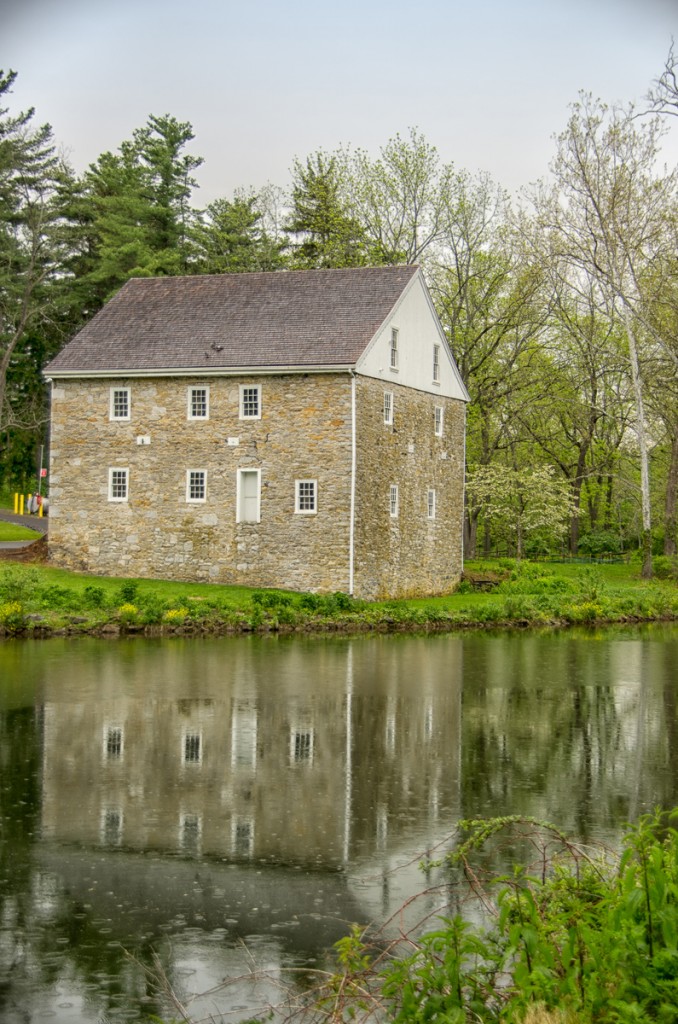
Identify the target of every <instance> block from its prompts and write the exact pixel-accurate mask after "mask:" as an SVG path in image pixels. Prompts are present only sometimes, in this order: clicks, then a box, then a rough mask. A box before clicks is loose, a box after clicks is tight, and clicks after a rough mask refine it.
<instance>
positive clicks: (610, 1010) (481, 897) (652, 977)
mask: <svg viewBox="0 0 678 1024" xmlns="http://www.w3.org/2000/svg"><path fill="white" fill-rule="evenodd" d="M677 816H678V811H674V812H672V813H670V814H665V813H660V812H656V813H655V814H653V815H651V816H647V817H644V818H642V819H641V820H640V821H639V822H638V824H637V825H635V826H633V827H631V828H629V830H628V832H627V834H626V837H625V839H624V842H623V847H622V850H621V853H617V854H613V853H611V852H610V851H609V850H606V849H603V848H590V847H589V848H586V849H584V848H582V847H580V846H578V845H577V844H574V843H572V842H570V841H569V840H568V839H567V837H566V836H564V835H563V834H562V833H561V832H560V831H559V830H558V829H557V828H555V827H554V826H552V825H549V824H545V823H539V822H536V821H534V820H532V819H526V818H520V817H506V818H500V819H493V820H484V821H466V822H460V825H459V832H458V834H457V835H456V836H455V837H453V841H454V844H455V849H454V852H451V853H447V855H445V856H444V857H443V858H442V859H441V861H440V862H439V863H438V868H439V869H440V870H441V871H442V872H443V874H444V875H445V876H446V877H445V882H444V886H442V887H441V890H440V891H441V893H442V892H443V891H444V892H445V893H446V894H447V896H448V897H449V896H450V894H453V898H454V900H455V902H456V903H457V905H459V904H460V903H461V905H462V907H463V913H454V914H446V913H445V912H444V907H443V905H442V903H441V912H440V915H439V917H438V918H437V919H436V920H435V921H434V922H431V923H430V925H429V928H428V929H424V930H423V931H422V929H421V928H419V929H417V930H416V931H415V932H412V933H405V932H402V931H401V932H400V934H398V935H397V936H396V937H395V938H393V937H391V938H390V939H389V938H387V932H388V928H389V926H388V925H387V926H386V928H385V930H384V931H382V932H380V933H379V934H374V933H371V932H370V930H369V929H359V928H357V927H356V928H354V929H353V930H352V931H351V932H350V933H349V934H348V935H347V936H346V937H345V938H344V939H342V940H341V941H340V942H339V943H338V944H337V947H336V949H335V954H336V956H335V966H334V969H332V970H330V971H328V972H325V973H321V972H318V973H317V976H316V983H315V985H311V986H310V987H308V988H307V989H306V991H305V993H304V994H303V995H301V996H299V995H296V996H294V997H292V996H289V998H288V999H286V1000H284V1001H281V1003H280V1004H279V1005H277V1006H271V1007H269V1008H268V1009H267V1012H266V1013H264V1014H262V1015H261V1016H259V1017H257V1018H256V1019H257V1020H262V1021H263V1020H265V1019H275V1020H277V1021H286V1022H290V1024H291V1022H295V1024H321V1022H332V1024H338V1022H344V1021H349V1020H350V1021H356V1022H362V1024H366V1022H368V1021H369V1022H371V1021H375V1022H376V1021H380V1022H381V1021H390V1022H393V1024H413V1022H415V1024H424V1022H432V1024H433V1022H440V1024H448V1022H449V1024H472V1022H487V1024H494V1022H500V1021H502V1022H516V1024H594V1022H596V1024H607V1022H609V1024H631V1022H645V1021H647V1022H650V1021H653V1022H654V1021H656V1022H666V1024H669V1022H674V1021H676V1020H678V833H677V832H676V830H675V828H674V824H673V823H674V822H675V820H676V817H677ZM517 849H520V850H522V852H523V857H522V860H521V861H520V862H519V863H517V864H516V865H515V866H513V867H512V868H511V869H510V870H507V871H505V872H504V873H501V874H499V875H490V874H488V873H487V871H486V868H485V867H484V865H485V863H486V861H487V858H488V856H489V854H490V852H491V853H492V857H493V859H494V861H495V862H496V861H497V859H498V860H499V861H501V859H502V851H503V853H504V855H505V854H506V852H507V851H508V850H510V851H513V852H515V851H516V850H517ZM514 863H515V862H514ZM427 869H428V870H429V871H430V869H431V865H430V864H428V865H427ZM427 895H428V896H429V897H430V890H429V891H428V893H427ZM448 906H449V903H448ZM390 925H391V926H392V925H393V922H390ZM391 931H392V927H391ZM156 966H157V967H158V976H157V977H156V979H155V980H156V981H157V983H158V986H159V988H160V989H161V990H163V991H164V992H165V994H167V993H168V988H167V985H168V983H167V979H166V978H164V977H163V976H162V972H161V970H160V968H159V965H158V964H157V965H156ZM169 991H170V992H171V989H170V990H169ZM169 1005H170V1006H171V1007H172V1009H173V1010H176V1009H177V1008H178V1007H179V1006H180V1007H181V1013H182V1018H183V1019H184V1020H186V1021H190V1020H191V1017H190V1014H189V1010H188V1008H187V1006H186V1005H185V1003H182V1002H179V1000H178V998H177V997H176V995H175V993H173V992H172V999H171V1000H170V1003H169ZM168 1009H169V1006H168Z"/></svg>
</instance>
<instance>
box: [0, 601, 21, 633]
mask: <svg viewBox="0 0 678 1024" xmlns="http://www.w3.org/2000/svg"><path fill="white" fill-rule="evenodd" d="M25 625H26V613H25V611H24V606H23V605H22V604H21V602H20V601H5V602H3V603H2V604H0V626H2V627H3V629H5V630H6V631H7V632H8V633H19V632H21V631H22V630H23V628H24V626H25Z"/></svg>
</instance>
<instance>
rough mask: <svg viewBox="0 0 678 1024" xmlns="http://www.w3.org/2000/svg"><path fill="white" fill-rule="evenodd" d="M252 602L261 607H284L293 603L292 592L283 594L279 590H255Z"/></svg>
mask: <svg viewBox="0 0 678 1024" xmlns="http://www.w3.org/2000/svg"><path fill="white" fill-rule="evenodd" d="M252 604H257V605H260V607H261V608H284V607H287V606H289V605H291V604H292V595H291V594H281V593H279V592H278V591H277V590H255V591H254V593H253V594H252Z"/></svg>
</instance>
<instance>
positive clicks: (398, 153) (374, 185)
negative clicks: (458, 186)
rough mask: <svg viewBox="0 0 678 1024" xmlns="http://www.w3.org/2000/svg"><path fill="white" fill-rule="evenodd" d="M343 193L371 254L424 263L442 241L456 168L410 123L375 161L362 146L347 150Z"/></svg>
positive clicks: (386, 259)
mask: <svg viewBox="0 0 678 1024" xmlns="http://www.w3.org/2000/svg"><path fill="white" fill-rule="evenodd" d="M343 159H344V162H345V164H346V168H347V170H346V177H347V192H346V198H347V202H348V203H349V206H350V209H351V211H352V215H353V216H354V217H355V218H356V219H357V221H358V222H359V223H360V224H361V225H362V227H363V230H364V232H365V235H366V238H367V239H368V242H369V245H370V249H371V252H372V253H373V258H374V257H376V256H377V255H378V260H379V262H381V263H388V264H391V263H419V264H421V265H422V266H423V265H425V263H426V262H427V261H428V259H429V257H432V256H433V255H434V253H435V250H436V247H437V246H438V245H439V244H440V243H442V240H443V238H444V235H445V229H446V214H447V211H448V209H449V205H450V195H451V194H453V192H454V184H455V171H454V168H453V167H452V165H451V164H443V163H441V160H440V157H439V155H438V151H437V150H436V148H435V146H432V145H431V144H430V143H429V142H427V141H426V139H425V138H424V136H423V135H422V134H421V132H419V131H417V130H416V129H414V128H411V129H410V131H409V136H408V138H406V139H403V138H402V137H401V136H400V135H396V136H395V137H394V138H392V139H389V141H388V142H387V143H386V145H385V146H383V147H382V149H381V151H380V153H379V156H378V157H377V159H376V160H373V159H371V158H370V157H369V156H368V154H367V153H365V152H364V151H363V150H358V151H356V153H354V154H352V155H351V154H345V155H344V158H343Z"/></svg>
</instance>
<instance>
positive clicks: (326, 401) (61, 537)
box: [49, 373, 464, 598]
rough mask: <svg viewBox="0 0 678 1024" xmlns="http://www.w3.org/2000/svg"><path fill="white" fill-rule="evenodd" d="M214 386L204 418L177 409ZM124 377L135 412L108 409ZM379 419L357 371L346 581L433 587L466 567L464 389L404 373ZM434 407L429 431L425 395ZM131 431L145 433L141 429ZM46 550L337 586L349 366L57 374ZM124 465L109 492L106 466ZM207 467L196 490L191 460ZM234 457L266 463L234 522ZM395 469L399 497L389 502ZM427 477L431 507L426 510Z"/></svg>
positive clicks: (171, 574)
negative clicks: (112, 376) (203, 491)
mask: <svg viewBox="0 0 678 1024" xmlns="http://www.w3.org/2000/svg"><path fill="white" fill-rule="evenodd" d="M241 384H248V385H252V384H261V387H262V408H261V418H260V419H253V420H242V419H240V418H239V386H240V385H241ZM191 386H194V387H204V386H208V387H209V409H210V413H209V418H208V419H196V420H191V419H189V418H188V415H187V394H188V389H189V387H191ZM122 387H129V388H130V410H131V415H130V419H129V420H128V421H127V420H117V421H111V420H110V417H109V409H110V393H111V388H122ZM390 390H392V391H393V392H394V394H395V421H394V425H393V426H392V427H387V426H385V425H384V423H383V392H384V386H383V384H381V383H379V382H378V381H375V380H373V379H368V378H361V377H358V378H357V379H356V401H357V417H358V441H357V451H356V454H357V477H356V484H357V486H356V519H355V578H354V582H355V586H354V593H356V595H357V596H362V597H368V598H374V597H381V596H401V595H406V594H415V593H416V594H420V593H440V592H443V591H445V590H448V589H450V588H451V586H452V585H453V584H454V582H455V581H456V580H457V579H458V577H459V573H460V571H461V516H462V512H461V509H462V505H461V502H462V480H463V415H464V407H463V404H462V403H460V402H457V401H455V400H452V399H441V398H439V397H437V396H434V395H431V394H425V393H423V392H419V391H414V390H412V389H409V388H404V387H400V388H399V387H397V386H395V387H391V388H390ZM436 404H437V405H443V406H444V407H445V436H444V437H443V438H438V437H434V429H433V408H434V406H435V405H436ZM141 442H142V443H141ZM50 457H51V463H50V530H49V549H50V559H51V561H52V562H54V563H55V564H58V565H61V566H64V567H67V568H71V569H76V570H82V571H87V572H93V573H97V574H100V575H110V576H140V577H149V578H150V577H156V578H165V579H180V580H196V581H205V582H215V583H229V584H241V585H243V586H254V587H281V588H289V589H292V590H312V591H320V592H333V591H348V590H349V589H350V578H349V545H350V484H351V378H350V377H349V375H348V374H339V373H337V374H330V373H328V374H315V375H314V374H309V375H301V374H297V375H292V374H289V375H280V376H270V377H258V378H250V377H240V378H238V377H228V378H226V377H223V378H219V377H212V378H209V379H204V378H198V377H195V378H160V377H158V378H148V379H130V380H123V379H120V380H80V381H70V380H62V381H58V382H57V383H55V385H54V387H53V392H52V437H51V456H50ZM111 467H116V468H125V469H128V471H129V497H128V500H127V501H121V502H114V501H111V500H109V469H110V468H111ZM191 469H199V470H205V471H206V474H207V496H206V501H205V502H203V503H192V502H188V501H187V500H186V473H187V471H188V470H191ZM239 469H258V470H259V471H260V474H261V506H260V507H261V517H260V522H258V523H237V522H236V506H237V476H238V472H237V471H238V470H239ZM299 479H311V480H315V481H317V488H318V509H317V514H314V515H304V514H298V513H296V512H295V481H296V480H299ZM391 483H397V484H398V486H399V491H400V513H399V516H398V518H397V519H392V518H391V517H390V515H389V504H388V499H389V487H390V484H391ZM429 487H435V488H436V497H437V509H436V518H435V520H429V519H428V518H427V512H426V492H427V488H429Z"/></svg>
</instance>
